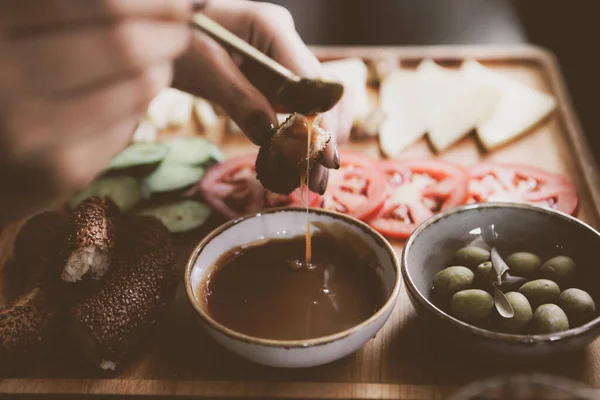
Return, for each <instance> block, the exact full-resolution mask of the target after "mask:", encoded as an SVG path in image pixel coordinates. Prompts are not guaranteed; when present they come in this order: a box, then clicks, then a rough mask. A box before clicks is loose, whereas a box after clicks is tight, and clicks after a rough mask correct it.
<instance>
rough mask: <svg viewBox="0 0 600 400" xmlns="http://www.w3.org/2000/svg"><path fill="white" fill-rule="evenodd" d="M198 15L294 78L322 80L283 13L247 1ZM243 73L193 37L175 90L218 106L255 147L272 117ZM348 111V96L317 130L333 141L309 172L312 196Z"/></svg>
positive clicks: (210, 43)
mask: <svg viewBox="0 0 600 400" xmlns="http://www.w3.org/2000/svg"><path fill="white" fill-rule="evenodd" d="M202 12H203V13H205V14H206V15H207V16H209V17H210V18H212V19H214V20H215V21H216V22H218V23H220V24H221V25H223V26H224V27H225V28H227V29H229V30H230V31H232V32H233V33H234V34H236V35H237V36H239V37H240V38H242V39H244V40H246V41H247V42H249V43H250V44H251V45H252V46H254V47H256V48H257V49H259V50H260V51H262V52H263V53H265V54H267V55H268V56H270V57H271V58H273V59H275V60H276V61H278V62H279V63H280V64H282V65H283V66H285V67H287V68H289V69H290V70H291V71H292V72H294V73H296V74H297V75H300V76H303V77H308V78H317V77H322V76H323V70H322V67H321V65H320V63H319V61H318V60H317V59H316V57H315V56H314V55H313V54H312V53H311V52H310V50H309V49H308V48H307V47H306V45H305V44H304V43H303V42H302V39H301V38H300V36H299V35H298V33H297V32H296V30H295V28H294V21H293V19H292V16H291V15H290V13H289V12H288V11H287V10H286V9H285V8H283V7H280V6H277V5H273V4H269V3H257V2H251V1H245V0H211V1H209V2H208V3H207V5H206V7H205V8H204V9H203V10H202ZM243 71H244V65H243V63H242V60H240V59H238V58H236V57H235V56H233V57H232V56H231V55H230V54H229V53H228V52H227V50H225V49H224V48H223V47H222V46H221V45H219V44H218V43H217V42H216V41H214V40H212V39H211V38H210V37H208V36H207V35H205V34H203V33H201V32H196V33H194V35H193V38H192V45H191V46H190V48H189V50H188V51H187V52H186V53H185V55H184V56H183V57H181V58H180V59H179V60H178V62H177V63H176V67H175V79H174V86H175V87H177V88H178V89H181V90H184V91H187V92H189V93H192V94H195V95H197V96H200V97H203V98H205V99H207V100H210V101H212V102H214V103H217V104H219V105H220V106H222V107H223V108H224V109H225V111H226V112H227V113H228V114H229V115H230V116H231V118H232V119H233V120H234V121H235V122H236V124H237V125H238V126H240V128H241V129H242V130H243V131H244V132H245V133H246V135H247V136H248V137H249V138H250V139H251V140H252V141H253V142H254V143H256V144H262V143H264V142H265V141H266V140H268V139H269V133H270V132H271V130H272V129H273V127H274V126H275V125H276V124H277V118H276V113H275V111H274V110H273V107H272V105H271V104H270V103H269V101H268V100H267V98H266V97H265V96H264V95H263V94H262V93H261V92H260V91H259V90H258V89H257V88H256V87H254V86H253V85H252V84H251V83H250V82H249V80H248V79H247V78H246V77H245V76H244V73H243ZM350 111H351V104H350V101H349V96H343V97H342V99H341V100H340V102H339V103H338V104H337V105H336V106H335V107H334V108H333V109H331V110H330V111H328V112H326V113H324V114H323V120H322V123H321V126H322V127H323V128H324V129H326V130H327V131H328V132H329V133H330V134H331V135H332V140H331V142H330V143H329V145H328V146H327V148H326V150H325V152H324V154H323V155H322V157H321V160H320V161H321V162H320V165H318V166H317V167H316V168H313V170H312V172H311V178H310V189H311V190H312V191H314V192H318V193H321V192H323V191H324V190H325V187H326V185H327V180H328V177H329V170H328V168H337V167H338V166H339V151H338V147H337V143H341V142H343V141H345V140H346V139H347V137H348V135H349V133H350V129H351V125H352V116H351V115H349V112H350Z"/></svg>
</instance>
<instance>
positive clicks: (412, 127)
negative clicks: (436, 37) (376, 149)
mask: <svg viewBox="0 0 600 400" xmlns="http://www.w3.org/2000/svg"><path fill="white" fill-rule="evenodd" d="M419 91H420V84H419V79H418V76H417V73H416V72H415V71H411V70H403V69H397V70H395V71H394V72H391V73H390V74H389V75H388V76H387V77H386V78H385V79H384V80H383V82H382V83H381V89H380V109H381V112H382V113H383V118H384V120H383V123H382V124H381V127H380V129H379V145H380V147H381V150H382V152H383V153H384V154H385V155H386V156H387V157H390V158H394V157H398V156H399V155H400V153H401V152H402V150H404V149H405V148H406V147H408V146H410V145H411V144H413V143H414V142H416V141H417V140H418V139H420V138H421V137H422V136H423V135H424V134H425V125H424V123H423V119H422V111H421V110H420V108H419V102H418V96H419Z"/></svg>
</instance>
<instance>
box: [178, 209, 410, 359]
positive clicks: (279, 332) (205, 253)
mask: <svg viewBox="0 0 600 400" xmlns="http://www.w3.org/2000/svg"><path fill="white" fill-rule="evenodd" d="M306 221H307V212H306V209H304V208H285V209H273V210H267V211H264V212H261V213H259V214H255V215H250V216H247V217H243V218H240V219H238V220H235V221H230V222H228V223H226V224H224V225H222V226H221V227H219V228H217V229H216V230H215V231H213V232H212V233H211V234H209V235H208V236H207V237H206V238H205V239H204V240H202V242H201V243H200V244H199V245H198V246H197V247H196V249H195V251H194V252H193V253H192V255H191V257H190V259H189V262H188V264H187V267H186V274H185V286H186V293H187V296H188V299H189V301H190V303H191V304H192V306H193V307H194V309H195V311H196V312H197V315H198V317H199V321H200V323H201V324H202V326H203V327H204V328H205V329H206V330H207V331H208V333H209V334H210V335H211V336H212V337H213V338H214V339H215V340H216V341H217V342H218V343H220V344H221V345H223V346H224V347H225V348H227V349H229V350H230V351H232V352H233V353H236V354H237V355H239V356H241V357H243V358H246V359H248V360H250V361H253V362H256V363H259V364H263V365H268V366H273V367H288V368H298V367H311V366H317V365H322V364H326V363H329V362H332V361H335V360H337V359H340V358H343V357H345V356H347V355H349V354H351V353H353V352H355V351H356V350H358V349H360V348H361V347H362V346H363V345H364V344H365V343H366V342H367V341H368V340H370V339H371V338H373V337H374V336H375V335H376V334H377V332H378V331H379V330H380V329H381V328H382V327H383V325H384V324H385V322H386V321H387V320H388V318H389V316H390V315H391V313H392V311H393V309H394V306H395V304H396V301H397V298H398V293H399V290H400V285H401V277H400V271H399V262H398V259H397V257H396V254H395V252H394V250H393V248H392V247H391V245H390V244H389V243H388V242H387V241H386V240H385V239H384V238H383V236H381V235H380V234H378V233H377V232H375V231H374V230H373V229H372V228H370V227H369V226H368V225H366V224H364V223H362V222H360V221H358V220H356V219H354V218H352V217H348V216H345V215H342V214H338V213H335V212H329V211H324V210H313V209H310V210H309V212H308V221H309V233H310V235H309V236H308V237H309V238H310V246H309V250H310V251H309V253H310V254H307V235H306V229H307V228H306V226H307V225H306Z"/></svg>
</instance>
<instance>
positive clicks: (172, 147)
mask: <svg viewBox="0 0 600 400" xmlns="http://www.w3.org/2000/svg"><path fill="white" fill-rule="evenodd" d="M163 143H164V144H165V145H166V146H167V148H168V149H169V153H168V154H167V156H166V158H165V163H168V164H184V165H193V166H200V165H206V164H211V163H214V162H223V161H225V156H224V155H223V153H222V152H221V150H220V149H219V148H218V147H217V146H216V145H215V144H213V143H212V142H211V141H209V140H207V139H205V138H202V137H198V136H186V137H176V138H173V139H169V140H166V141H165V142H163Z"/></svg>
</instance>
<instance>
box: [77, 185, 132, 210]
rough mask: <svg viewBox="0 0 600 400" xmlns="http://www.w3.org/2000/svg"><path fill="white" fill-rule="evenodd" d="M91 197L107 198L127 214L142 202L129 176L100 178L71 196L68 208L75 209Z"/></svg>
mask: <svg viewBox="0 0 600 400" xmlns="http://www.w3.org/2000/svg"><path fill="white" fill-rule="evenodd" d="M93 196H102V197H109V198H110V199H112V201H114V202H115V203H116V204H117V205H118V206H119V208H120V209H121V211H123V212H127V211H129V210H131V209H132V208H133V207H135V206H136V205H137V204H138V203H139V202H140V201H142V190H141V188H140V184H139V182H138V181H137V179H135V178H132V177H130V176H117V177H110V178H100V179H98V180H97V181H95V182H93V183H92V184H91V185H90V186H89V187H88V188H86V189H84V190H82V191H81V192H79V193H77V194H76V195H75V196H73V197H72V198H71V200H70V201H69V207H70V208H71V209H75V208H76V207H77V206H78V205H79V203H81V202H82V201H83V200H85V199H87V198H88V197H93Z"/></svg>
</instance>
